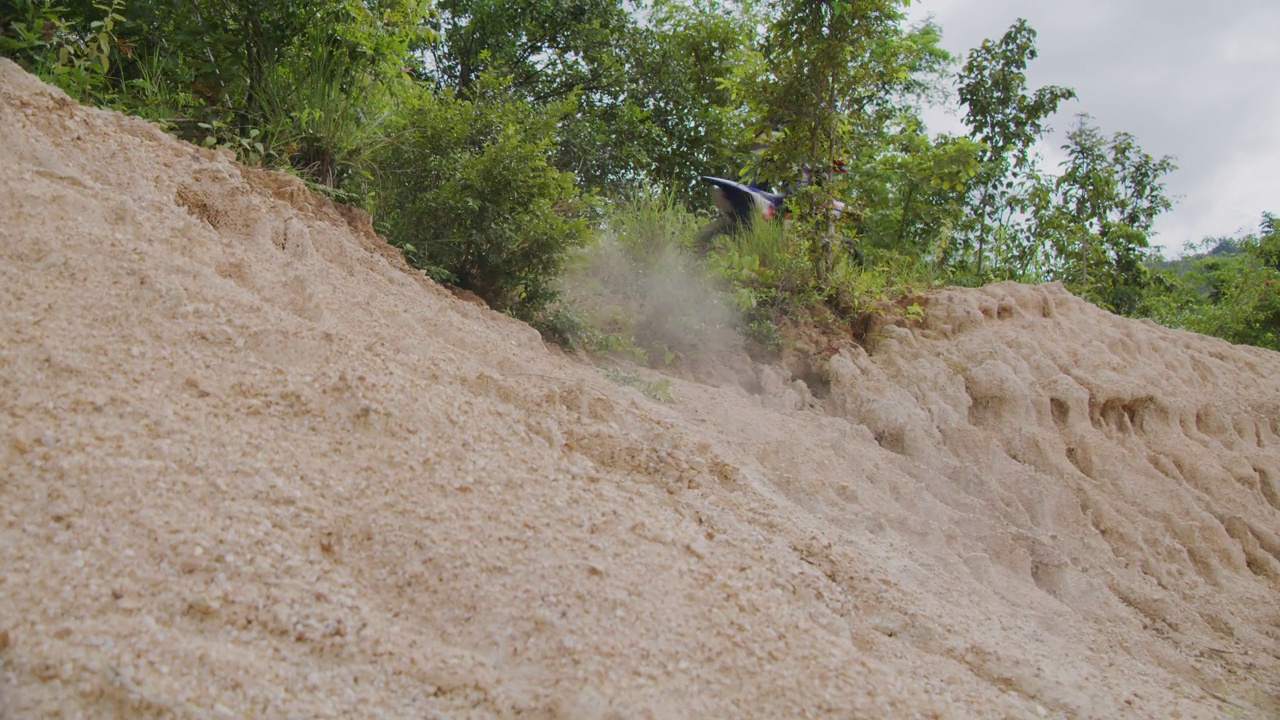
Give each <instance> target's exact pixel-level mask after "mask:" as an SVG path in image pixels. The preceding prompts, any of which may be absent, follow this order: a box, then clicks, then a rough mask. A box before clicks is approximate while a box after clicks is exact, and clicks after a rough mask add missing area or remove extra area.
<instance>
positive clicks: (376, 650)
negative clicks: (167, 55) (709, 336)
mask: <svg viewBox="0 0 1280 720" xmlns="http://www.w3.org/2000/svg"><path fill="white" fill-rule="evenodd" d="M0 198H3V202H0V310H2V312H0V568H3V573H2V574H0V668H2V670H3V673H2V674H0V715H3V716H4V717H14V718H19V717H59V716H65V717H75V716H78V715H80V716H85V717H104V716H115V717H130V718H133V717H174V716H177V717H294V716H308V717H477V718H480V717H543V718H553V717H563V718H632V717H651V718H706V717H723V718H746V717H759V718H790V717H841V718H847V717H867V718H882V717H957V718H962V717H1010V718H1022V717H1042V716H1047V717H1073V718H1074V717H1079V718H1114V717H1150V718H1169V717H1183V718H1196V717H1202V718H1218V717H1233V716H1234V717H1258V718H1265V717H1274V716H1275V713H1277V712H1278V711H1280V707H1278V706H1277V704H1276V701H1275V698H1276V697H1277V695H1278V694H1280V693H1278V690H1280V602H1277V601H1278V600H1280V591H1278V590H1277V583H1278V581H1280V437H1278V435H1280V356H1278V355H1276V354H1274V353H1268V352H1265V351H1261V350H1256V349H1250V348H1242V347H1235V346H1231V345H1229V344H1226V343H1224V342H1221V341H1217V340H1213V339H1210V338H1205V337H1200V336H1195V335H1190V334H1187V333H1180V332H1173V331H1169V330H1166V329H1163V328H1159V327H1156V326H1153V325H1149V324H1144V323H1137V322H1133V321H1129V320H1124V319H1121V318H1117V317H1115V316H1112V315H1109V314H1106V313H1103V312H1101V311H1099V310H1097V309H1096V308H1094V307H1092V306H1090V305H1087V304H1085V303H1083V302H1081V301H1079V300H1077V299H1075V298H1073V297H1071V296H1070V295H1069V294H1067V293H1066V292H1064V291H1063V290H1062V289H1061V288H1060V287H1056V286H1042V287H1024V286H1016V285H999V286H994V287H990V288H985V289H982V290H963V291H959V290H957V291H951V292H944V293H940V294H938V295H937V296H935V297H933V298H931V299H930V301H929V304H928V308H927V310H928V314H927V318H928V319H927V321H926V323H925V326H924V327H921V328H916V329H905V328H890V329H889V330H888V331H886V332H887V333H888V334H887V336H886V337H885V338H884V340H882V341H881V342H880V344H879V345H878V347H877V351H876V353H875V355H874V356H868V355H867V354H865V353H864V352H862V351H860V350H857V349H850V348H847V349H842V350H839V352H837V353H836V354H834V355H832V356H830V357H829V358H825V363H824V364H823V365H822V366H821V367H820V368H818V369H817V373H818V374H819V375H820V376H821V377H822V383H823V384H824V385H825V387H823V388H821V389H820V392H818V393H816V394H817V395H819V396H821V397H819V398H818V399H816V400H815V399H814V398H813V395H814V393H813V392H812V391H813V390H818V388H816V387H810V386H806V385H804V384H802V383H801V384H798V383H797V382H796V381H795V380H794V379H793V378H791V377H789V376H788V375H787V374H786V373H785V371H782V370H779V369H777V368H771V367H767V366H757V367H756V368H755V372H756V374H757V377H756V378H754V381H755V382H753V383H752V386H753V387H756V388H758V389H759V392H758V393H755V394H752V393H748V392H746V391H743V390H741V389H740V388H736V387H725V388H716V387H710V386H705V385H697V384H692V383H685V382H678V381H677V382H676V383H675V388H674V390H675V395H676V397H677V401H676V402H675V403H672V404H658V403H654V402H651V401H650V400H648V399H646V398H644V397H643V396H642V395H641V394H640V393H638V392H636V391H634V390H631V389H628V388H625V387H620V386H617V385H614V384H612V383H610V382H608V381H607V380H605V379H604V378H603V377H602V375H601V373H600V372H599V371H598V370H597V369H595V368H592V367H590V366H587V365H584V364H581V363H578V362H576V361H574V360H572V359H569V358H565V357H563V356H560V355H558V354H557V353H554V352H551V351H549V350H547V349H546V348H545V347H544V346H543V344H542V343H541V342H540V341H539V339H538V337H537V335H536V334H535V333H534V332H533V331H532V330H530V329H529V328H527V327H526V326H523V325H521V324H518V323H515V322H514V321H511V320H509V319H506V318H504V317H502V316H500V315H498V314H495V313H491V312H488V311H487V310H484V309H482V308H478V307H476V306H474V305H472V304H469V303H465V302H462V301H459V300H457V299H455V298H453V297H452V296H451V295H450V294H449V293H447V292H445V291H443V290H441V289H440V288H438V287H436V286H434V285H432V284H431V283H429V282H428V281H426V280H423V279H421V278H419V277H417V276H415V275H413V274H412V273H410V272H408V271H407V270H406V269H405V268H404V267H403V265H402V264H401V263H400V262H399V261H398V259H397V258H396V257H395V255H394V253H392V252H389V251H388V249H387V248H386V247H385V245H383V244H381V241H380V240H379V239H378V238H377V237H376V236H374V235H373V234H372V232H371V231H370V229H369V227H368V225H367V223H366V222H365V221H363V220H362V219H361V218H360V217H358V216H356V215H353V214H350V213H344V212H342V211H340V210H339V209H338V208H336V207H335V206H333V205H331V204H329V203H327V202H326V201H323V200H320V199H317V198H315V197H313V196H311V195H309V194H308V193H306V191H305V189H304V188H302V187H301V186H300V184H299V183H298V182H297V181H295V180H292V179H290V178H287V177H284V176H280V175H274V174H268V173H264V172H260V171H256V170H249V169H246V168H243V167H241V166H238V165H236V164H234V163H232V162H229V161H228V159H227V158H225V157H222V156H219V155H216V154H213V153H209V152H207V151H201V150H197V149H195V148H193V147H191V146H189V145H184V144H181V143H179V142H177V141H175V140H172V139H170V138H168V137H167V136H165V135H164V134H163V133H161V132H159V131H158V130H156V129H154V128H152V127H151V126H149V125H147V124H145V123H143V122H141V121H138V120H133V119H129V118H125V117H122V116H118V115H114V114H109V113H104V112H99V111H95V110H90V109H85V108H81V107H78V106H77V105H75V104H74V103H72V102H70V101H68V100H67V99H66V98H65V97H63V96H61V94H60V93H57V92H56V91H51V90H49V89H48V88H47V87H45V86H44V85H42V84H40V83H39V82H38V81H36V80H35V79H34V78H31V77H30V76H27V75H25V74H23V73H22V72H21V71H19V70H18V69H17V68H16V67H15V66H13V65H12V64H10V63H8V62H7V61H3V60H0ZM810 379H811V381H812V380H814V378H810Z"/></svg>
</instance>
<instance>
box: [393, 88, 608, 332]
mask: <svg viewBox="0 0 1280 720" xmlns="http://www.w3.org/2000/svg"><path fill="white" fill-rule="evenodd" d="M559 117H560V111H559V108H557V107H551V108H547V107H540V106H536V105H533V104H531V103H528V102H525V101H522V100H516V99H512V98H510V97H507V96H505V95H504V94H503V93H502V92H501V91H500V90H499V89H498V81H497V80H495V79H489V80H488V81H487V84H486V86H485V87H484V88H483V89H482V92H479V93H477V94H476V99H473V100H463V99H460V98H458V97H457V96H455V95H454V94H452V93H450V92H447V91H445V92H441V93H439V94H429V93H426V92H423V93H421V94H419V95H418V96H417V97H416V98H415V99H414V101H413V105H412V106H411V107H410V108H408V109H407V111H406V112H405V113H404V114H403V116H402V118H401V120H402V121H403V123H404V127H403V128H401V130H400V131H399V133H398V134H397V135H396V137H395V140H394V142H392V143H390V144H389V145H388V146H387V147H386V148H384V149H383V150H382V151H381V152H380V153H379V154H378V156H377V158H376V161H375V166H376V170H377V175H378V186H379V188H380V193H379V197H378V199H377V201H376V207H375V216H376V217H378V219H379V222H380V224H381V225H382V226H383V228H384V229H385V231H386V234H387V237H388V239H389V240H390V241H391V243H392V244H393V245H395V246H397V247H399V248H400V249H401V250H403V251H404V253H405V257H406V258H407V259H408V260H409V262H410V263H411V264H412V265H414V266H415V267H418V268H421V269H423V270H426V271H427V273H428V274H429V275H431V276H432V277H433V278H435V279H436V280H439V281H443V282H449V283H454V284H457V285H458V286H460V287H463V288H466V289H468V290H471V291H473V292H475V293H476V294H478V295H479V296H480V297H482V298H484V299H485V300H486V301H487V302H489V303H490V304H491V305H493V306H494V307H496V308H498V309H500V310H504V311H509V312H512V313H513V314H515V315H517V316H520V317H524V318H532V317H534V316H535V315H536V314H537V313H538V312H539V311H540V310H542V309H543V308H545V307H546V306H547V305H548V303H549V302H550V301H551V300H553V299H554V298H555V296H556V287H555V284H554V281H555V278H556V277H557V275H558V274H559V273H560V270H561V268H562V267H563V265H564V263H565V261H566V260H567V258H568V256H569V253H570V251H572V250H573V249H575V248H579V247H582V246H583V245H584V244H585V243H586V241H587V239H588V237H589V225H588V223H587V219H586V214H587V210H588V209H589V208H590V205H591V202H590V198H587V197H584V196H583V195H582V193H581V192H580V191H579V190H578V188H577V187H576V186H575V184H574V180H573V175H572V174H570V173H566V172H562V171H559V170H557V169H555V168H554V167H553V166H552V165H551V163H550V157H551V154H552V152H553V148H554V138H555V125H556V122H557V120H558V119H559Z"/></svg>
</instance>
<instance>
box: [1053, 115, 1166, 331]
mask: <svg viewBox="0 0 1280 720" xmlns="http://www.w3.org/2000/svg"><path fill="white" fill-rule="evenodd" d="M1090 120H1091V118H1090V117H1089V116H1088V115H1080V116H1079V118H1078V121H1077V124H1076V126H1075V127H1074V128H1073V129H1072V130H1071V131H1070V132H1069V133H1068V134H1067V142H1066V144H1064V145H1063V150H1065V151H1066V152H1067V160H1066V162H1065V163H1064V172H1063V173H1062V175H1061V176H1060V177H1059V178H1058V179H1057V181H1056V183H1055V200H1054V204H1053V206H1052V208H1051V209H1049V210H1048V212H1047V214H1045V215H1042V217H1043V218H1045V219H1044V222H1043V223H1042V226H1041V229H1040V231H1041V235H1042V236H1047V237H1048V238H1049V239H1050V242H1051V245H1052V247H1053V253H1054V256H1055V259H1056V262H1055V267H1054V270H1053V275H1054V276H1055V277H1056V278H1058V279H1061V280H1062V281H1063V282H1065V283H1066V284H1067V286H1068V287H1069V288H1071V289H1072V290H1073V291H1075V292H1077V293H1079V294H1081V295H1083V296H1084V297H1087V298H1089V299H1090V300H1093V301H1095V302H1098V303H1099V304H1101V305H1103V306H1104V307H1107V308H1109V309H1111V310H1113V311H1115V312H1117V313H1121V314H1130V313H1132V312H1134V311H1135V310H1136V309H1137V308H1138V305H1139V303H1140V301H1141V295H1142V293H1143V291H1144V289H1145V288H1146V284H1147V281H1148V273H1147V269H1146V260H1147V253H1148V248H1149V247H1150V243H1149V240H1148V238H1149V236H1150V234H1151V228H1152V225H1153V224H1154V223H1155V219H1156V218H1157V217H1158V216H1159V215H1160V213H1162V212H1164V211H1166V210H1168V209H1169V208H1170V207H1172V201H1171V200H1170V199H1169V197H1168V196H1167V195H1166V194H1165V185H1164V176H1165V175H1167V174H1169V173H1170V172H1172V171H1173V170H1174V169H1175V168H1176V167H1177V166H1176V165H1175V164H1174V161H1173V158H1172V157H1169V156H1165V157H1161V158H1155V157H1152V156H1151V155H1149V154H1148V153H1146V152H1145V151H1143V150H1142V148H1141V147H1139V146H1138V144H1137V141H1136V139H1135V138H1134V137H1133V136H1132V135H1130V134H1129V133H1124V132H1120V133H1116V134H1114V135H1113V136H1112V137H1111V138H1106V137H1105V136H1104V135H1103V134H1102V132H1101V131H1100V130H1099V129H1098V128H1097V127H1096V126H1095V125H1093V124H1092V123H1091V122H1090Z"/></svg>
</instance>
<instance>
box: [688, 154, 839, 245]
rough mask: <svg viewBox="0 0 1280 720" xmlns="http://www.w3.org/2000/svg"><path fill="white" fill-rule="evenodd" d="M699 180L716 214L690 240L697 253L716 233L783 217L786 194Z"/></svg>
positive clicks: (719, 180) (707, 177)
mask: <svg viewBox="0 0 1280 720" xmlns="http://www.w3.org/2000/svg"><path fill="white" fill-rule="evenodd" d="M835 172H844V167H843V164H839V165H838V166H837V169H836V170H835ZM808 175H809V173H808V172H807V171H806V172H805V173H804V176H805V179H804V181H802V185H803V184H807V183H808ZM701 177H702V180H703V181H705V182H708V183H710V184H711V185H712V186H713V188H714V189H713V190H712V196H711V201H712V202H713V203H714V204H715V206H716V209H717V210H719V211H720V216H719V217H717V218H716V219H714V220H712V221H711V222H710V223H708V224H706V225H705V226H703V228H702V229H701V230H700V231H698V236H697V238H696V239H695V240H694V247H695V248H696V249H697V251H698V254H699V255H702V256H703V257H705V256H706V255H707V253H708V252H710V250H711V241H712V240H714V239H715V238H716V236H718V235H729V234H733V233H736V232H741V231H745V230H747V229H749V228H750V227H751V225H752V224H753V223H755V222H756V220H758V219H760V220H774V219H784V218H785V217H786V215H787V214H788V213H787V210H786V198H787V196H786V194H784V193H772V192H769V191H767V190H763V189H761V188H758V187H756V186H754V185H747V184H745V183H740V182H734V181H733V180H726V179H724V178H718V177H712V176H710V175H703V176H701ZM843 211H844V203H842V202H840V201H839V200H837V201H836V203H835V212H836V214H837V215H840V214H841V213H843Z"/></svg>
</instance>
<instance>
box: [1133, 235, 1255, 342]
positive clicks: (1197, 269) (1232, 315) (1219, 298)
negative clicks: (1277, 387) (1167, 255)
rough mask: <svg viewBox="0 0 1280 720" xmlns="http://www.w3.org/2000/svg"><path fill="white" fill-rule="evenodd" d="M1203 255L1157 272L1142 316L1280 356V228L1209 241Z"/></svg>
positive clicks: (1160, 266) (1203, 245)
mask: <svg viewBox="0 0 1280 720" xmlns="http://www.w3.org/2000/svg"><path fill="white" fill-rule="evenodd" d="M1199 249H1200V252H1198V253H1197V254H1195V255H1192V256H1190V257H1187V258H1184V259H1182V260H1179V261H1176V262H1172V263H1160V264H1158V265H1157V266H1156V268H1155V273H1154V278H1153V281H1152V283H1151V290H1150V291H1149V292H1148V293H1147V294H1146V295H1144V297H1143V299H1142V302H1143V306H1142V307H1141V308H1140V309H1139V312H1140V314H1143V315H1146V316H1148V317H1151V318H1152V319H1154V320H1156V321H1158V322H1161V323H1164V324H1166V325H1170V326H1173V327H1182V328H1186V329H1188V330H1194V331H1196V332H1201V333H1205V334H1207V335H1216V336H1218V337H1221V338H1225V339H1227V340H1230V341H1231V342H1235V343H1244V344H1248V345H1257V346H1259V347H1265V348H1270V349H1272V350H1277V351H1280V222H1278V221H1277V218H1276V216H1275V215H1271V214H1266V215H1264V216H1263V218H1262V226H1261V228H1260V229H1259V232H1257V233H1255V234H1253V235H1249V236H1247V237H1244V238H1240V239H1208V240H1205V241H1204V242H1203V243H1201V244H1200V246H1199Z"/></svg>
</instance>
